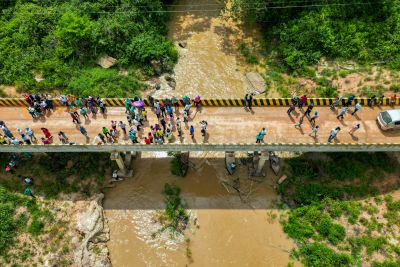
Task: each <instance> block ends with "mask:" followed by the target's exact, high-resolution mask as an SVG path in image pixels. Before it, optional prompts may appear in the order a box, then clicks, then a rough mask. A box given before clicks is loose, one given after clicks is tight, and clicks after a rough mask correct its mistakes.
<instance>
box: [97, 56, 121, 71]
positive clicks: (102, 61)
mask: <svg viewBox="0 0 400 267" xmlns="http://www.w3.org/2000/svg"><path fill="white" fill-rule="evenodd" d="M116 63H117V60H116V59H115V58H113V57H110V56H107V55H105V56H102V57H100V58H99V60H97V64H99V65H100V66H101V67H102V68H104V69H108V68H111V67H112V66H114V65H115V64H116Z"/></svg>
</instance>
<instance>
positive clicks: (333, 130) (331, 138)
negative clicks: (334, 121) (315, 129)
mask: <svg viewBox="0 0 400 267" xmlns="http://www.w3.org/2000/svg"><path fill="white" fill-rule="evenodd" d="M339 132H340V127H336V128H333V129H332V131H331V133H330V134H329V136H328V142H329V143H330V142H332V140H333V139H334V138H335V137H336V136H337V134H338V133H339Z"/></svg>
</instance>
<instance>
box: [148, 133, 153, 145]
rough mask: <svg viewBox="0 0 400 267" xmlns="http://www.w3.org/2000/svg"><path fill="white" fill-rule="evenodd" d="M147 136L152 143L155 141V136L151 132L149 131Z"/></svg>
mask: <svg viewBox="0 0 400 267" xmlns="http://www.w3.org/2000/svg"><path fill="white" fill-rule="evenodd" d="M147 138H148V139H149V141H150V143H153V136H152V135H151V133H149V135H148V136H147Z"/></svg>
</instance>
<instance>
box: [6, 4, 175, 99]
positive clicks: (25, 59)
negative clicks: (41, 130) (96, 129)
mask: <svg viewBox="0 0 400 267" xmlns="http://www.w3.org/2000/svg"><path fill="white" fill-rule="evenodd" d="M165 2H167V1H165ZM165 8H166V7H165V5H164V3H163V1H161V0H136V1H128V0H83V1H75V0H52V1H50V0H44V1H43V0H40V1H39V0H16V1H12V0H8V1H1V4H0V84H11V85H14V84H15V85H17V86H19V87H20V88H22V89H25V90H51V89H61V90H63V89H65V88H68V90H72V91H74V92H76V91H77V92H76V93H79V88H83V87H84V86H81V87H77V85H76V84H77V81H79V80H81V78H82V77H83V76H85V77H86V78H87V79H90V78H95V79H99V78H100V76H101V75H104V80H107V79H108V80H114V81H116V80H118V82H117V83H116V84H114V83H109V84H108V86H110V87H111V88H110V90H111V91H112V90H117V91H119V93H124V91H123V90H121V89H122V88H125V87H124V86H122V87H121V86H120V84H121V83H122V84H125V83H126V81H127V79H128V80H130V82H132V79H136V78H133V76H132V75H133V73H134V71H133V70H135V69H138V68H145V69H148V68H149V66H151V65H150V61H152V60H160V61H161V62H162V63H163V64H165V66H169V67H170V66H172V65H173V64H174V62H176V60H177V56H178V55H177V51H176V49H175V47H174V45H173V44H172V43H171V42H170V41H169V40H168V39H167V38H166V34H167V27H166V22H167V20H168V13H166V12H160V11H164V10H165ZM103 55H108V56H111V57H113V58H115V59H117V63H116V64H117V65H116V67H115V68H124V69H127V70H128V71H129V75H130V76H132V77H129V78H126V77H122V76H121V75H119V72H118V71H117V70H115V69H114V70H112V69H109V70H102V71H101V70H97V68H98V66H97V64H96V61H97V60H98V59H99V58H100V57H101V56H103ZM35 75H40V76H41V77H42V78H43V80H42V81H40V82H38V81H37V80H35ZM110 75H111V76H112V77H111V76H110ZM87 84H91V86H94V87H96V86H97V83H93V81H88V82H87ZM131 85H132V87H134V89H137V88H138V86H139V85H140V83H139V82H137V80H135V82H132V83H131ZM117 87H118V88H117ZM103 89H104V88H102V87H99V88H94V91H96V92H105V91H104V90H103ZM85 92H87V91H85ZM131 92H132V91H127V92H126V93H131ZM107 94H108V95H109V93H107Z"/></svg>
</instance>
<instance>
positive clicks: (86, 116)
mask: <svg viewBox="0 0 400 267" xmlns="http://www.w3.org/2000/svg"><path fill="white" fill-rule="evenodd" d="M81 115H82V116H83V117H84V118H85V119H86V120H88V119H89V115H88V114H87V109H86V108H85V107H82V108H81Z"/></svg>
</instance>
